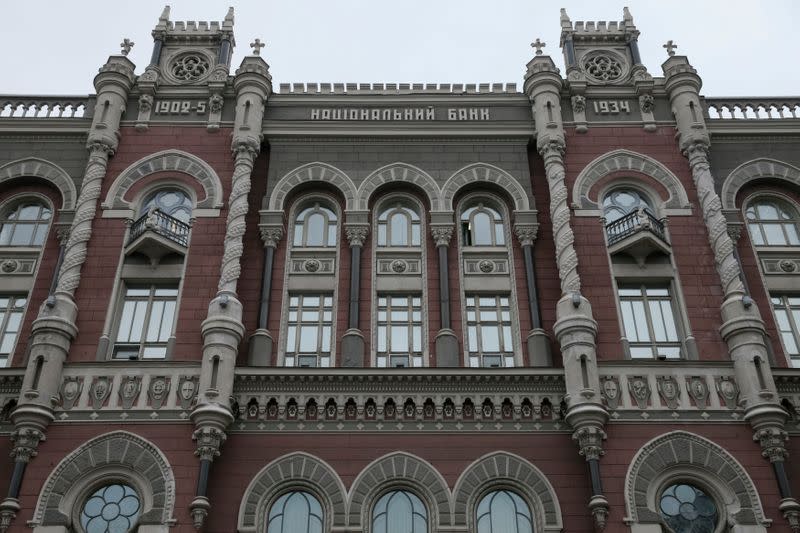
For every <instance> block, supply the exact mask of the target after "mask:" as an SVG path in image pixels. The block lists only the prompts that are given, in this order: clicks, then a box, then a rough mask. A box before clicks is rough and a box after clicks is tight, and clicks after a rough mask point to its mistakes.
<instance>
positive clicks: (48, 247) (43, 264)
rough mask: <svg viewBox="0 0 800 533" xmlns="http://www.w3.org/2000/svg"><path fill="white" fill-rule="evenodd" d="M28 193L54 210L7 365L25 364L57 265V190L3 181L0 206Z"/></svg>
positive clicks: (39, 184) (36, 182)
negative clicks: (42, 198)
mask: <svg viewBox="0 0 800 533" xmlns="http://www.w3.org/2000/svg"><path fill="white" fill-rule="evenodd" d="M30 193H38V194H41V195H42V196H44V197H46V198H48V199H49V200H50V203H51V204H52V206H53V208H54V211H53V218H52V219H51V223H50V229H49V231H48V233H47V239H46V240H45V242H44V246H42V251H41V254H40V255H39V264H38V272H36V279H35V280H34V283H33V289H32V290H31V292H30V293H29V294H28V305H27V307H26V308H25V314H24V316H23V319H22V327H21V328H20V331H19V334H18V336H17V345H16V347H15V348H14V353H13V354H12V355H11V357H10V358H9V359H10V361H9V365H8V366H25V364H26V360H25V355H26V351H27V349H28V340H29V339H28V338H29V337H30V334H31V326H32V324H33V321H34V320H36V317H37V316H38V314H39V308H40V307H41V306H42V304H43V303H44V301H45V300H46V299H47V295H48V294H49V293H50V283H51V282H52V280H53V276H54V275H55V274H56V264H57V263H58V248H59V244H58V238H57V236H56V231H55V229H54V228H53V223H54V222H57V221H58V214H57V211H58V209H60V208H61V204H62V199H61V194H60V193H59V192H58V190H56V189H55V188H53V187H52V186H50V185H49V184H47V182H45V181H43V180H33V179H30V178H25V181H24V182H23V181H21V180H11V181H7V182H5V183H4V184H3V186H2V188H0V206H2V205H4V204H5V202H6V201H7V200H9V199H10V198H12V197H14V196H16V195H18V194H30Z"/></svg>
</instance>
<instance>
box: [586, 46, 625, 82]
mask: <svg viewBox="0 0 800 533" xmlns="http://www.w3.org/2000/svg"><path fill="white" fill-rule="evenodd" d="M581 67H582V69H583V72H584V74H586V77H587V78H589V79H590V80H592V81H595V82H598V83H615V82H618V81H621V80H622V79H623V78H624V77H625V76H627V74H628V68H627V65H626V62H625V60H624V59H622V58H621V57H620V56H619V55H617V54H615V53H614V52H611V51H608V50H599V51H596V52H590V53H588V54H586V55H584V56H583V58H581Z"/></svg>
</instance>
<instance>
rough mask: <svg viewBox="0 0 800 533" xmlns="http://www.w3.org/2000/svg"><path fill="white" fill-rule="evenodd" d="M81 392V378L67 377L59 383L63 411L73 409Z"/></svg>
mask: <svg viewBox="0 0 800 533" xmlns="http://www.w3.org/2000/svg"><path fill="white" fill-rule="evenodd" d="M81 391H83V377H79V376H67V377H65V378H64V382H63V383H61V407H62V408H63V409H65V410H69V409H72V408H73V407H75V403H76V402H77V401H78V398H80V396H81Z"/></svg>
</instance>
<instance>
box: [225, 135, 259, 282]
mask: <svg viewBox="0 0 800 533" xmlns="http://www.w3.org/2000/svg"><path fill="white" fill-rule="evenodd" d="M258 152H259V146H258V144H256V143H255V142H252V141H251V140H250V139H245V140H239V141H234V145H233V154H234V157H235V163H234V169H233V177H232V178H231V182H232V185H231V195H230V198H229V200H228V206H229V207H228V219H227V222H226V228H225V244H224V250H225V251H224V253H223V254H222V267H221V272H220V276H219V286H218V289H219V292H221V293H229V294H231V295H235V294H236V285H237V284H238V281H239V275H240V274H241V270H242V267H241V259H242V251H243V249H244V246H243V244H242V237H243V236H244V230H245V217H246V216H247V210H248V207H249V206H248V203H247V195H248V193H249V192H250V183H251V180H250V175H251V174H252V172H253V163H254V162H255V158H256V155H258Z"/></svg>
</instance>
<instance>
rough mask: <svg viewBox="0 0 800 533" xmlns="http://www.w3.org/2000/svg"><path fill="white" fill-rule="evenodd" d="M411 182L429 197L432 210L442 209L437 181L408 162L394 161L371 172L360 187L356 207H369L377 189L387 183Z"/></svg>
mask: <svg viewBox="0 0 800 533" xmlns="http://www.w3.org/2000/svg"><path fill="white" fill-rule="evenodd" d="M398 182H402V183H411V184H413V185H416V186H418V187H419V188H420V189H422V191H423V192H424V193H425V196H426V197H427V198H428V203H429V205H430V210H431V211H441V209H442V207H441V206H442V199H441V192H440V190H439V186H438V185H437V184H436V181H435V180H434V179H433V178H432V177H431V176H430V174H428V173H426V172H425V171H424V170H421V169H419V168H417V167H415V166H413V165H409V164H407V163H401V162H397V163H392V164H390V165H386V166H384V167H381V168H379V169H378V170H376V171H374V172H373V173H371V174H370V175H369V176H367V178H366V179H365V180H364V181H363V182H362V183H361V185H360V186H359V188H358V201H357V205H356V208H357V209H359V210H362V211H366V210H367V209H369V200H370V198H371V197H372V195H373V194H374V193H375V191H376V190H377V189H379V188H380V187H381V186H382V185H384V184H386V183H398Z"/></svg>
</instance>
